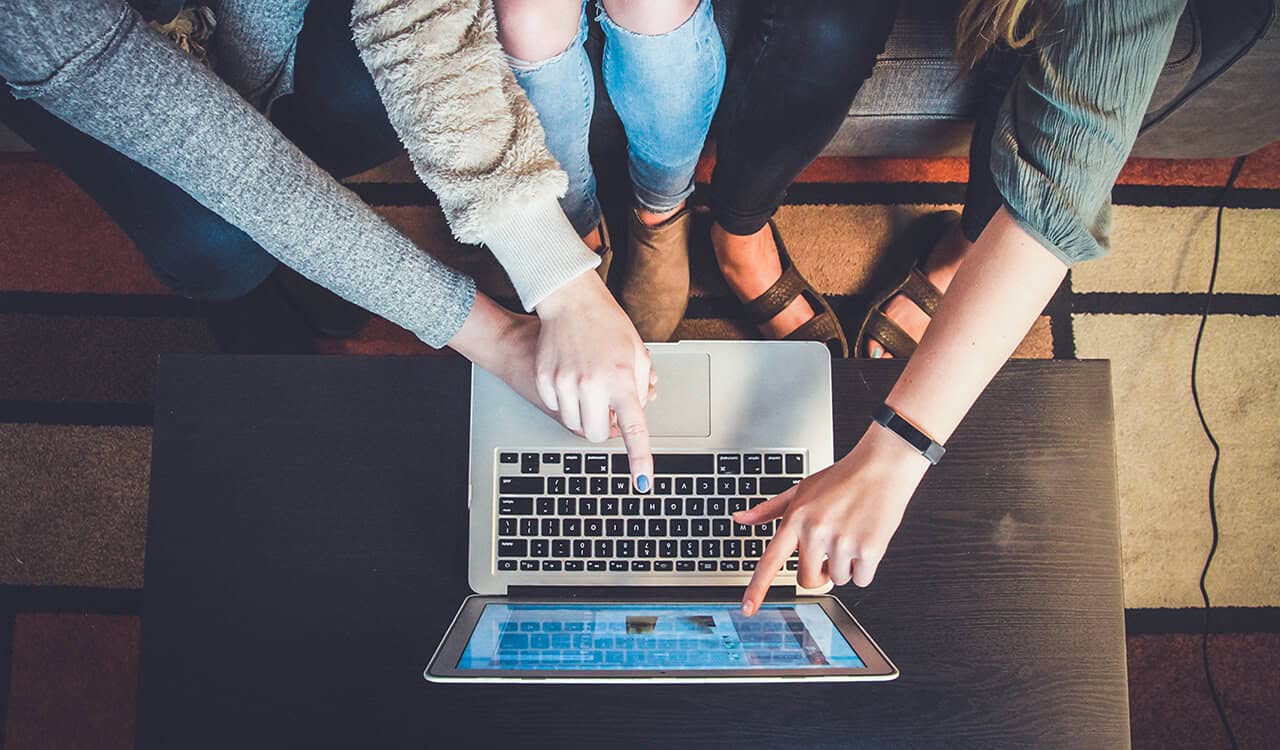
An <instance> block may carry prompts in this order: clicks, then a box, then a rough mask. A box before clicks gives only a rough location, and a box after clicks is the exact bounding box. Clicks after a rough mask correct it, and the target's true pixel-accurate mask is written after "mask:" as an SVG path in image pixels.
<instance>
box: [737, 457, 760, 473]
mask: <svg viewBox="0 0 1280 750" xmlns="http://www.w3.org/2000/svg"><path fill="white" fill-rule="evenodd" d="M762 471H764V456H761V455H760V454H759V453H748V454H747V455H745V456H743V457H742V473H743V474H759V473H760V472H762Z"/></svg>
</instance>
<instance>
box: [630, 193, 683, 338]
mask: <svg viewBox="0 0 1280 750" xmlns="http://www.w3.org/2000/svg"><path fill="white" fill-rule="evenodd" d="M692 218H693V214H692V212H691V211H690V209H689V208H688V207H687V206H686V207H685V208H682V209H680V211H679V212H677V213H676V214H674V215H673V216H671V217H670V218H668V219H666V220H664V221H663V222H662V223H660V224H655V225H654V226H649V225H647V224H645V223H644V222H643V221H640V217H639V215H638V214H637V213H636V211H635V209H632V210H631V213H630V215H629V216H628V217H627V261H626V275H625V276H624V278H623V279H622V294H621V299H620V300H619V301H620V302H621V303H622V309H623V310H625V311H626V312H627V315H629V316H631V322H632V323H634V324H635V326H636V332H637V333H639V334H640V338H641V339H643V340H645V341H655V342H661V341H669V340H670V339H671V335H672V334H673V333H675V331H676V326H678V325H679V324H680V320H681V319H682V318H683V317H684V313H685V310H686V309H688V307H689V232H690V228H691V222H692Z"/></svg>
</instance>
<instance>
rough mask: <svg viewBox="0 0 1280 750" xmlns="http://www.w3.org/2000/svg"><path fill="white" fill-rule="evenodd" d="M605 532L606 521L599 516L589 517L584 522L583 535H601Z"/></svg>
mask: <svg viewBox="0 0 1280 750" xmlns="http://www.w3.org/2000/svg"><path fill="white" fill-rule="evenodd" d="M602 534H604V521H601V520H600V519H599V518H587V519H584V520H583V522H582V535H583V536H600V535H602Z"/></svg>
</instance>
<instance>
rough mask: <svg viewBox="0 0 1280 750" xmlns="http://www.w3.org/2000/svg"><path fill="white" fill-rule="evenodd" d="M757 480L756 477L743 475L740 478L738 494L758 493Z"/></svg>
mask: <svg viewBox="0 0 1280 750" xmlns="http://www.w3.org/2000/svg"><path fill="white" fill-rule="evenodd" d="M757 484H758V483H757V482H756V478H755V477H741V478H740V479H738V494H740V495H758V494H760V493H759V491H758V490H757V489H756V487H757Z"/></svg>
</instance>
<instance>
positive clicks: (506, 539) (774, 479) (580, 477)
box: [495, 450, 805, 575]
mask: <svg viewBox="0 0 1280 750" xmlns="http://www.w3.org/2000/svg"><path fill="white" fill-rule="evenodd" d="M653 460H654V475H653V488H652V491H651V492H649V493H647V494H640V493H638V492H636V491H635V490H634V488H632V486H631V473H630V465H629V462H628V460H627V454H625V453H608V452H599V453H571V452H569V453H562V452H536V453H535V452H529V451H506V450H500V451H498V517H497V524H496V531H497V538H496V540H495V542H496V544H495V550H496V560H497V563H496V565H497V570H498V571H500V572H528V573H532V572H539V573H542V572H555V573H560V572H566V573H575V572H577V573H695V574H699V573H700V574H704V575H705V574H708V573H736V574H738V575H741V574H742V573H743V572H750V571H753V570H755V566H756V561H757V560H758V559H759V558H760V555H761V554H762V553H763V552H764V548H765V545H766V544H768V542H769V540H770V539H771V538H772V537H773V533H774V531H775V530H776V529H777V525H778V523H779V522H778V521H776V520H775V521H769V522H767V523H762V524H756V525H750V526H749V525H746V524H740V523H736V522H735V521H734V520H733V518H732V514H733V513H736V512H737V511H740V510H746V509H747V508H754V507H755V506H757V505H759V504H760V503H763V502H764V501H765V500H768V499H769V498H770V497H773V496H774V495H776V494H778V493H780V492H783V491H785V490H786V489H788V488H789V487H791V486H792V485H793V484H795V483H796V482H799V481H800V479H801V478H803V477H804V475H805V460H804V454H803V453H802V452H800V451H770V452H761V453H655V454H654V456H653ZM797 562H798V561H797V558H796V556H795V555H793V556H792V558H791V559H790V560H788V561H787V563H786V568H787V569H788V570H795V569H796V567H797Z"/></svg>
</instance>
